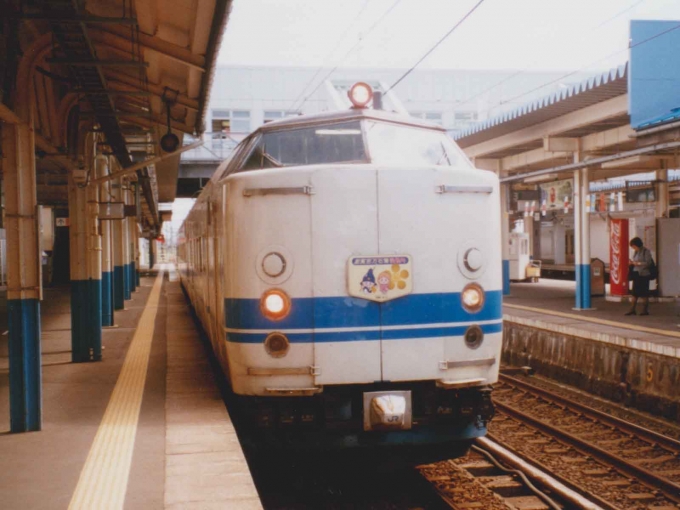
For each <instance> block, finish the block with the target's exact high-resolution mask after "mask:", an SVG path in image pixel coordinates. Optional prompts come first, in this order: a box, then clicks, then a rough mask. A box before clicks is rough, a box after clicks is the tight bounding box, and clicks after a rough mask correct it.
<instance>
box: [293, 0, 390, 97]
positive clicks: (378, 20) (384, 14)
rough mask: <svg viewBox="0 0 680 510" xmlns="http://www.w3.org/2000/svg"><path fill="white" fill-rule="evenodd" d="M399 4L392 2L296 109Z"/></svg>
mask: <svg viewBox="0 0 680 510" xmlns="http://www.w3.org/2000/svg"><path fill="white" fill-rule="evenodd" d="M401 2H402V0H395V2H394V3H393V4H392V5H391V6H390V7H389V8H388V9H387V10H386V11H385V12H384V13H383V14H382V15H381V16H380V18H378V19H377V20H376V21H375V23H373V25H371V26H370V27H369V29H368V30H367V31H366V33H365V34H363V38H361V39H359V40H358V41H357V42H356V44H354V46H352V47H351V48H350V49H349V51H347V53H345V55H344V56H343V57H342V58H341V59H340V61H339V62H338V63H337V64H336V65H335V67H333V69H331V70H330V71H328V73H326V75H325V76H324V77H323V79H322V80H321V81H319V83H318V84H317V85H316V87H314V90H312V91H311V92H310V93H309V94H307V96H306V97H305V98H304V100H303V101H302V103H301V104H300V106H299V107H298V108H302V106H303V105H304V104H305V103H306V102H307V101H308V100H309V98H310V97H312V96H313V95H314V93H315V92H316V91H317V90H319V87H321V85H322V84H323V83H325V82H326V80H327V79H328V78H330V77H331V75H332V74H333V73H334V72H335V71H337V69H338V68H339V67H340V64H342V63H343V62H344V61H345V60H347V57H349V56H350V55H351V54H352V53H353V52H354V51H355V50H356V49H357V48H358V47H359V46H360V45H361V44H362V43H363V42H364V39H365V38H366V37H368V35H369V34H370V33H371V32H373V30H375V29H376V28H377V27H378V26H379V25H380V24H381V23H382V22H383V21H385V19H387V17H388V16H389V15H390V14H391V13H392V11H394V9H395V8H396V7H397V6H398V5H399V4H400V3H401Z"/></svg>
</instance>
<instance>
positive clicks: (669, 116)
mask: <svg viewBox="0 0 680 510" xmlns="http://www.w3.org/2000/svg"><path fill="white" fill-rule="evenodd" d="M678 120H680V106H679V107H677V108H673V109H671V111H670V112H668V113H664V114H663V115H659V116H658V117H654V118H653V119H651V120H648V121H646V122H643V123H642V124H640V125H639V126H637V127H636V128H635V130H636V131H642V130H644V129H649V128H652V127H656V126H660V125H662V124H669V123H671V122H675V121H678Z"/></svg>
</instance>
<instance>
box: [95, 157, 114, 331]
mask: <svg viewBox="0 0 680 510" xmlns="http://www.w3.org/2000/svg"><path fill="white" fill-rule="evenodd" d="M95 164H96V169H97V177H105V176H107V175H109V157H108V156H104V155H101V154H100V155H98V156H97V160H96V162H95ZM111 197H112V195H111V182H110V181H106V182H104V183H102V184H101V186H100V187H99V201H100V202H102V203H108V202H111V201H112V198H111ZM111 221H113V220H110V219H101V218H100V220H99V226H100V229H101V237H102V326H103V327H111V326H113V324H114V317H113V313H114V312H113V310H114V307H113V250H112V245H113V232H112V225H111Z"/></svg>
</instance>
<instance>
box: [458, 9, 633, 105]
mask: <svg viewBox="0 0 680 510" xmlns="http://www.w3.org/2000/svg"><path fill="white" fill-rule="evenodd" d="M645 1H646V0H638V1H637V2H635V3H634V4H632V5H630V6H628V7H626V8H625V9H623V10H621V11H619V12H618V13H616V14H615V15H614V16H611V17H610V18H607V19H606V20H604V21H602V22H601V23H599V24H598V25H596V26H595V27H594V28H592V29H590V30H589V31H596V30H598V29H600V28H602V27H603V26H605V25H607V24H608V23H611V22H612V21H614V20H615V19H617V18H619V17H620V16H622V15H623V14H625V13H626V12H628V11H630V10H631V9H634V8H635V7H637V6H638V5H640V4H641V3H643V2H645ZM582 34H583V33H582ZM626 49H628V48H626ZM620 51H625V50H620ZM610 57H611V55H610V56H608V57H605V58H610ZM603 60H604V59H603ZM535 62H536V61H535V60H534V61H533V62H532V65H533V63H535ZM590 65H593V64H592V63H591V64H588V65H586V66H584V67H582V68H580V69H578V70H577V71H575V72H574V74H575V73H577V72H579V71H580V70H582V69H584V68H585V67H588V66H590ZM530 69H532V67H531V66H527V67H525V68H523V69H520V70H518V71H516V72H514V73H512V74H511V75H509V76H506V77H505V78H503V79H501V80H500V81H498V82H496V83H495V84H493V85H491V86H490V87H488V88H486V89H484V90H482V91H481V92H478V93H477V94H474V95H472V96H470V97H468V98H467V99H464V100H463V101H461V102H459V103H456V105H455V107H453V108H452V109H451V110H447V111H452V110H456V109H458V108H459V107H461V106H462V105H465V104H467V103H469V102H470V101H473V100H475V99H477V98H479V97H481V96H483V95H484V94H486V93H487V92H490V91H492V90H494V89H497V88H498V87H500V86H501V85H503V84H504V83H507V82H508V81H510V80H512V79H513V78H516V77H517V76H519V75H521V74H524V73H525V72H527V71H529V70H530ZM560 79H561V78H560ZM545 86H547V85H545ZM508 102H510V101H504V102H503V103H501V104H505V103H508ZM489 110H490V109H488V110H485V111H489Z"/></svg>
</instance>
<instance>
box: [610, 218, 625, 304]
mask: <svg viewBox="0 0 680 510" xmlns="http://www.w3.org/2000/svg"><path fill="white" fill-rule="evenodd" d="M609 261H610V263H609V283H610V285H611V295H612V296H625V295H626V294H628V220H626V219H612V220H611V230H610V231H609Z"/></svg>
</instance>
